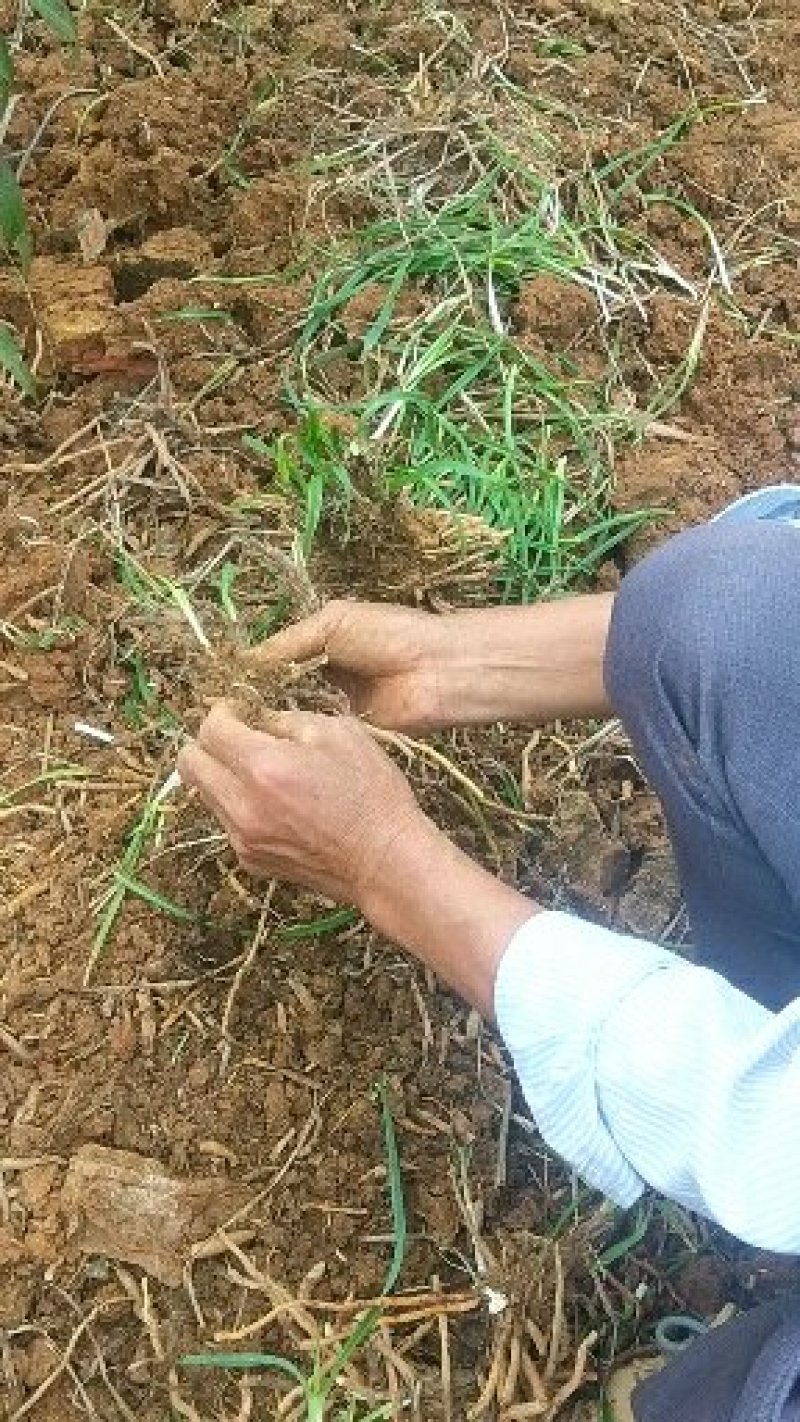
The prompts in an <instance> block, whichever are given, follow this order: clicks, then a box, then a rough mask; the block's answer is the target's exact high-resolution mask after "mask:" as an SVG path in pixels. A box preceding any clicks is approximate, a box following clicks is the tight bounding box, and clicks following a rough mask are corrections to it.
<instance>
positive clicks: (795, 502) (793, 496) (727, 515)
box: [711, 484, 800, 525]
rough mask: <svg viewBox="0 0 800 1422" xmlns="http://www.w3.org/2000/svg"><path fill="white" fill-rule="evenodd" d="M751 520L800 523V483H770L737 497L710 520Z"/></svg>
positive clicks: (726, 521)
mask: <svg viewBox="0 0 800 1422" xmlns="http://www.w3.org/2000/svg"><path fill="white" fill-rule="evenodd" d="M752 519H767V520H769V521H770V522H771V523H795V524H798V525H800V484H769V485H768V486H767V488H766V489H754V490H753V492H752V494H743V496H742V498H741V499H734V501H733V503H732V504H728V506H727V508H724V509H721V510H720V512H719V513H718V514H715V515H714V517H713V518H712V520H711V522H712V523H721V522H725V523H749V522H750V521H751V520H752Z"/></svg>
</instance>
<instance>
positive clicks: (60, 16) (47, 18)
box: [29, 0, 78, 44]
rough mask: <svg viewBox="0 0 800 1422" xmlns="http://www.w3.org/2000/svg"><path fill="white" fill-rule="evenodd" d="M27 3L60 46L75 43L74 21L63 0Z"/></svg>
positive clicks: (30, 0)
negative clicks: (60, 43) (59, 41)
mask: <svg viewBox="0 0 800 1422" xmlns="http://www.w3.org/2000/svg"><path fill="white" fill-rule="evenodd" d="M29 3H30V7H31V9H32V10H33V12H34V14H36V15H38V16H39V19H40V20H44V23H45V24H46V25H47V28H48V29H49V30H51V31H52V33H53V34H54V35H55V36H56V39H60V40H61V42H62V44H74V43H75V41H76V40H77V37H78V34H77V30H76V29H75V21H74V19H73V16H72V11H71V10H70V8H69V6H68V5H66V4H65V3H64V0H29Z"/></svg>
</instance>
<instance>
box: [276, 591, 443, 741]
mask: <svg viewBox="0 0 800 1422" xmlns="http://www.w3.org/2000/svg"><path fill="white" fill-rule="evenodd" d="M448 620H449V619H448V618H446V617H439V616H437V615H436V614H435V613H432V612H420V611H417V610H415V609H414V608H407V607H399V606H394V605H392V604H388V603H386V604H381V603H371V602H346V601H337V602H329V603H326V605H325V606H324V607H323V608H321V609H320V611H319V612H316V613H314V614H312V616H311V617H306V618H304V619H303V621H302V622H296V623H294V625H293V626H291V627H286V628H285V629H284V630H283V631H282V632H278V633H276V634H275V636H274V637H270V638H269V640H268V641H266V642H264V643H263V644H262V645H261V646H260V647H255V648H253V650H252V651H251V652H250V653H249V659H250V662H251V665H253V666H256V667H263V668H265V669H268V668H270V667H276V666H280V665H281V664H285V663H287V662H295V663H303V662H308V661H312V660H314V658H316V657H324V658H325V659H326V661H327V673H328V675H329V676H330V677H331V679H332V680H333V681H334V682H335V683H336V684H337V686H340V687H341V688H342V690H343V691H345V692H346V693H347V695H348V697H349V699H350V706H351V709H352V710H353V712H354V713H355V714H356V715H361V716H366V717H367V718H368V719H369V720H370V721H372V722H374V723H375V725H377V726H385V727H386V728H388V729H390V730H403V731H409V730H430V729H432V728H434V727H437V726H442V725H443V724H446V713H445V711H444V707H443V698H442V695H441V687H440V674H441V672H442V669H443V663H444V662H445V659H446V649H447V644H448V641H449V640H450V639H449V638H448V637H447V636H446V624H447V622H448Z"/></svg>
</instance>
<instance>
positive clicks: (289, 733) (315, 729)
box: [261, 711, 341, 745]
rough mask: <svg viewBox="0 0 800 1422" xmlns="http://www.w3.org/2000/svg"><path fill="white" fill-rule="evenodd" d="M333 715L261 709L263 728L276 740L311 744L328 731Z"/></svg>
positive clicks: (334, 718) (334, 719)
mask: <svg viewBox="0 0 800 1422" xmlns="http://www.w3.org/2000/svg"><path fill="white" fill-rule="evenodd" d="M338 719H341V718H339V717H335V716H323V715H321V714H320V713H319V712H315V711H262V712H261V720H262V724H263V726H264V730H265V731H266V732H267V734H268V735H270V736H274V737H275V739H276V740H281V741H296V742H297V743H298V744H300V745H311V744H312V743H314V742H317V741H319V740H321V739H322V737H324V736H325V734H326V733H327V732H329V731H330V728H331V725H332V724H333V722H334V721H336V720H338Z"/></svg>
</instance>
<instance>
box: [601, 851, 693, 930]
mask: <svg viewBox="0 0 800 1422" xmlns="http://www.w3.org/2000/svg"><path fill="white" fill-rule="evenodd" d="M681 897H682V896H681V886H680V881H679V879H678V871H677V868H676V865H675V860H674V859H673V857H672V855H671V854H670V852H669V851H668V850H666V851H664V852H663V853H654V854H646V855H645V856H644V859H643V860H642V863H641V866H640V868H639V870H638V872H637V874H636V876H635V878H634V879H633V882H632V883H631V884H630V885H629V887H628V888H627V889H626V890H625V893H624V894H623V895H622V898H621V899H620V901H619V905H618V908H617V923H618V925H619V927H620V928H622V929H624V930H625V932H626V933H635V934H639V935H641V937H642V938H653V939H658V938H661V937H662V935H663V934H664V933H666V931H667V929H668V928H669V926H670V924H671V923H672V922H673V920H674V918H675V915H676V914H677V913H678V911H679V910H680V906H681Z"/></svg>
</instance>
